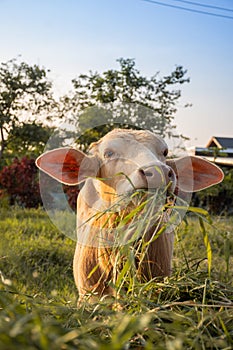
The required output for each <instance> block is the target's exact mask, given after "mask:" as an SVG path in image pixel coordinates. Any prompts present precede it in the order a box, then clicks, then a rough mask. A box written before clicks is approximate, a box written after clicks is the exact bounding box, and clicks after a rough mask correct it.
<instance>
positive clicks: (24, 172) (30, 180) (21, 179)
mask: <svg viewBox="0 0 233 350" xmlns="http://www.w3.org/2000/svg"><path fill="white" fill-rule="evenodd" d="M0 185H1V187H3V188H4V190H5V191H6V192H7V194H8V196H9V200H10V204H11V205H12V204H19V205H22V206H24V207H26V208H32V207H38V206H39V205H40V204H42V202H41V198H40V190H39V184H38V169H37V167H36V165H35V160H34V159H28V158H26V157H24V158H22V159H21V160H19V159H18V158H15V159H14V161H13V163H12V164H11V165H9V166H5V167H4V168H3V169H2V171H1V172H0Z"/></svg>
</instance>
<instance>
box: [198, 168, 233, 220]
mask: <svg viewBox="0 0 233 350" xmlns="http://www.w3.org/2000/svg"><path fill="white" fill-rule="evenodd" d="M223 171H224V174H225V177H224V180H223V182H221V183H220V184H218V186H214V187H211V188H209V189H206V190H204V191H201V192H198V193H195V195H194V197H193V203H194V205H195V206H200V207H202V208H206V209H207V210H208V211H209V212H210V213H212V214H215V215H220V214H221V215H222V214H225V215H232V214H233V211H232V207H233V169H232V168H223Z"/></svg>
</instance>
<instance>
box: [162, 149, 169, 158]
mask: <svg viewBox="0 0 233 350" xmlns="http://www.w3.org/2000/svg"><path fill="white" fill-rule="evenodd" d="M163 155H164V157H167V155H168V149H167V148H166V149H165V150H164V151H163Z"/></svg>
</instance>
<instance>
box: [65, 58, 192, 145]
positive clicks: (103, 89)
mask: <svg viewBox="0 0 233 350" xmlns="http://www.w3.org/2000/svg"><path fill="white" fill-rule="evenodd" d="M117 62H118V63H119V64H120V69H119V70H114V69H110V70H107V71H105V72H103V73H102V74H99V73H93V72H90V73H89V74H86V75H85V74H81V75H80V76H79V77H78V78H77V79H73V80H72V83H73V86H74V93H73V95H71V96H65V97H64V98H63V99H62V102H63V106H64V107H63V112H71V113H72V115H73V116H76V118H77V123H78V126H79V130H80V131H81V133H82V134H83V133H85V132H86V135H85V136H83V135H82V137H83V139H82V141H84V143H90V141H96V140H97V139H98V138H100V137H101V136H103V135H104V134H105V133H106V132H108V131H109V130H110V129H112V128H113V127H116V126H119V125H120V126H124V127H125V128H127V127H134V128H141V129H142V128H145V129H149V130H151V131H154V132H157V133H160V134H161V135H163V136H164V135H165V134H169V135H173V130H172V129H171V122H172V121H173V119H174V114H175V112H176V110H177V101H178V99H179V98H180V96H181V92H180V90H179V89H178V88H177V86H179V85H182V84H184V83H187V82H189V78H186V77H185V75H186V73H187V72H186V71H185V70H184V69H183V67H181V66H177V67H176V68H175V70H174V71H173V72H171V74H170V75H168V76H165V77H162V78H161V77H159V74H158V73H157V74H155V75H154V76H152V77H151V78H147V77H145V76H143V75H141V74H140V72H139V71H138V70H137V69H136V67H135V60H134V59H124V58H121V59H119V60H117ZM96 106H97V107H98V108H99V110H98V108H97V107H96ZM103 125H107V127H106V126H103ZM173 127H174V126H173ZM90 129H91V130H90ZM92 129H94V130H92ZM85 139H86V141H85Z"/></svg>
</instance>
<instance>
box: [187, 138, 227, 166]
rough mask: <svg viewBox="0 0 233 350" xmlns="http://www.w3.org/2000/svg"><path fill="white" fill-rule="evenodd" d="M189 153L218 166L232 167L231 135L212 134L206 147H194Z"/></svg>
mask: <svg viewBox="0 0 233 350" xmlns="http://www.w3.org/2000/svg"><path fill="white" fill-rule="evenodd" d="M190 153H191V154H193V155H196V156H201V157H203V158H205V159H207V160H209V161H210V162H214V163H216V164H218V165H220V166H226V167H233V137H218V136H213V137H211V139H210V140H209V142H208V143H207V145H206V147H195V148H193V149H192V150H190Z"/></svg>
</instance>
